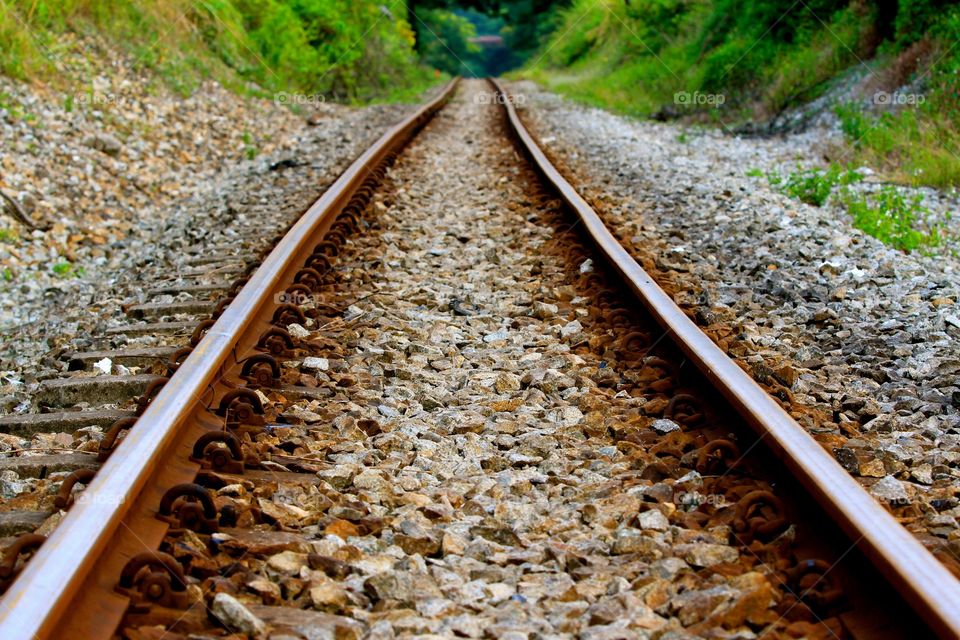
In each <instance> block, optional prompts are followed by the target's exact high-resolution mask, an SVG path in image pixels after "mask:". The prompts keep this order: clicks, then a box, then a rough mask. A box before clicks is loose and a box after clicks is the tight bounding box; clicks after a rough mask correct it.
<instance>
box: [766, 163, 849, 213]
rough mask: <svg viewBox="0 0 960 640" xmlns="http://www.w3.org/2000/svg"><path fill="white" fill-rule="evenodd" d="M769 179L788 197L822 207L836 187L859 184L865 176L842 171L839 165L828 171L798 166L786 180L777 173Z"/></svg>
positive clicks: (770, 175)
mask: <svg viewBox="0 0 960 640" xmlns="http://www.w3.org/2000/svg"><path fill="white" fill-rule="evenodd" d="M767 179H768V180H769V182H770V184H771V185H773V186H775V187H778V188H779V189H780V190H781V191H782V192H783V193H785V194H787V195H788V196H790V197H793V198H797V199H798V200H800V201H801V202H806V203H807V204H812V205H814V206H816V207H821V206H823V204H824V203H825V202H826V201H827V198H829V197H830V194H831V193H832V192H833V188H834V187H835V186H837V185H838V184H841V185H850V184H853V183H854V182H859V181H860V180H862V179H863V176H861V175H860V174H859V173H857V172H856V171H853V170H852V169H842V168H841V167H840V166H839V165H837V164H831V165H830V166H829V167H828V168H827V169H817V168H812V169H804V168H802V167H800V166H798V167H797V170H796V171H793V172H791V173H790V174H788V175H787V177H786V178H784V177H782V176H781V175H780V174H779V173H777V172H776V171H771V172H770V173H768V174H767Z"/></svg>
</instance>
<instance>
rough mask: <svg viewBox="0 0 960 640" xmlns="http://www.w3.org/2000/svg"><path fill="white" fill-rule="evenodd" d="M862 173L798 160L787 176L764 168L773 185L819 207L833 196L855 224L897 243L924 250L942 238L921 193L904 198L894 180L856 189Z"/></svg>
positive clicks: (942, 232)
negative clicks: (874, 188)
mask: <svg viewBox="0 0 960 640" xmlns="http://www.w3.org/2000/svg"><path fill="white" fill-rule="evenodd" d="M747 175H748V176H753V177H760V176H762V175H763V173H762V172H761V171H759V170H757V169H751V170H750V171H747ZM862 179H863V176H861V175H860V174H859V173H857V172H856V171H853V170H851V169H844V168H841V167H840V166H839V165H837V164H831V165H830V166H829V167H828V168H826V169H816V168H812V169H804V168H802V167H799V166H798V167H797V169H796V171H792V172H791V173H790V174H789V175H787V176H786V177H783V176H781V175H780V174H779V173H777V172H775V171H773V172H769V173H767V180H769V182H770V184H771V185H773V186H774V187H777V188H778V189H779V190H780V191H782V192H783V193H785V194H787V195H789V196H790V197H792V198H796V199H798V200H800V201H802V202H806V203H807V204H811V205H814V206H817V207H820V206H823V205H824V204H825V203H826V202H827V200H829V199H830V197H831V196H833V197H834V198H835V202H837V203H838V204H840V205H841V206H842V207H844V208H845V209H846V210H847V213H848V214H849V215H850V217H851V219H852V223H853V226H854V227H856V228H857V229H860V230H861V231H863V232H864V233H867V234H869V235H871V236H873V237H874V238H877V239H878V240H880V241H881V242H883V243H885V244H888V245H890V246H892V247H894V248H896V249H900V250H902V251H918V250H919V251H924V252H927V251H930V250H931V249H935V248H937V247H940V246H942V245H943V244H944V241H945V239H946V230H945V229H944V228H943V225H941V224H932V223H931V222H930V211H929V210H928V209H927V208H926V207H925V206H923V196H921V195H916V196H913V197H912V198H908V197H906V196H905V195H904V194H903V193H901V192H900V191H899V190H898V189H897V188H896V187H895V186H892V185H885V186H883V187H882V188H881V189H880V190H879V191H877V192H876V193H872V194H866V193H856V192H854V191H853V189H851V188H850V185H852V184H855V183H857V182H860V181H861V180H862ZM836 187H839V188H838V189H836V191H835V188H836Z"/></svg>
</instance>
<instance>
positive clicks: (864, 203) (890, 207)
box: [842, 186, 944, 251]
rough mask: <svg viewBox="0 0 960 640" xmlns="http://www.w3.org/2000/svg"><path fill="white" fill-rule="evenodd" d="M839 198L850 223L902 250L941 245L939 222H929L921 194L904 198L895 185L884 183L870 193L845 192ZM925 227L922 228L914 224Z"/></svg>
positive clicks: (942, 234)
mask: <svg viewBox="0 0 960 640" xmlns="http://www.w3.org/2000/svg"><path fill="white" fill-rule="evenodd" d="M842 201H843V203H844V204H845V205H846V207H847V212H848V213H849V214H850V216H851V217H852V218H853V226H854V227H856V228H857V229H860V230H861V231H863V232H864V233H867V234H869V235H871V236H873V237H874V238H877V239H878V240H880V241H881V242H883V243H884V244H888V245H890V246H892V247H894V248H896V249H900V250H902V251H915V250H917V249H930V248H934V247H938V246H940V245H942V244H943V241H944V231H943V229H942V227H941V226H940V225H932V226H930V225H928V219H929V216H930V211H929V210H928V209H927V208H926V207H924V206H923V196H921V195H917V196H914V197H913V198H907V197H905V196H904V195H903V194H902V193H900V191H899V190H897V189H896V187H892V186H886V187H884V188H882V189H881V190H880V191H879V192H877V193H876V194H874V195H873V196H868V195H864V194H860V195H853V194H850V193H845V194H844V195H843V196H842ZM918 224H919V225H921V226H924V227H928V230H925V231H922V230H919V229H917V228H916V227H917V226H918Z"/></svg>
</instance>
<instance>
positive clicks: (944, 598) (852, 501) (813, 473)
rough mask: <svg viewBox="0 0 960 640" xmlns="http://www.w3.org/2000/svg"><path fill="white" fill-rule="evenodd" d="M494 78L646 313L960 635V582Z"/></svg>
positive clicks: (919, 604) (522, 133)
mask: <svg viewBox="0 0 960 640" xmlns="http://www.w3.org/2000/svg"><path fill="white" fill-rule="evenodd" d="M490 83H491V85H492V86H493V88H494V90H495V91H496V92H497V93H498V94H499V98H500V99H499V100H497V101H496V102H498V103H499V104H500V105H502V106H503V108H504V110H505V112H506V116H507V120H508V123H509V127H510V129H511V130H512V133H513V134H514V136H515V138H516V140H517V141H518V143H519V144H520V147H521V148H522V150H523V151H524V152H525V153H526V154H527V156H528V157H529V158H530V160H531V162H532V163H533V164H534V166H535V168H536V169H537V171H538V172H539V173H540V174H541V176H543V177H544V179H545V180H546V181H547V182H548V183H549V184H550V185H551V186H552V187H553V188H554V189H556V191H557V192H558V193H559V194H560V197H561V198H562V199H563V200H564V202H565V203H566V204H567V205H568V206H569V207H570V208H571V209H572V210H573V211H574V213H575V214H576V215H577V216H578V217H579V218H580V222H581V225H582V227H583V228H584V230H585V231H586V233H587V235H588V236H589V237H590V239H591V241H592V242H593V243H594V245H595V246H596V247H597V249H598V250H599V251H600V253H601V254H602V255H603V256H604V258H605V259H606V260H607V262H608V263H609V264H610V266H611V267H612V268H613V269H614V270H615V271H616V272H617V273H619V274H620V276H621V277H622V278H623V279H624V280H625V282H626V283H627V284H628V285H629V287H630V289H631V290H632V291H633V292H634V293H635V294H636V296H637V297H638V298H639V300H640V301H641V303H642V304H643V305H644V307H645V308H646V309H647V311H649V312H650V314H651V315H652V316H653V317H654V318H655V319H656V320H657V322H658V323H659V324H660V325H661V327H663V329H664V331H666V332H668V333H669V334H670V335H671V337H672V338H673V341H674V342H675V343H676V344H677V345H678V346H679V347H680V349H681V350H682V351H683V352H684V353H685V354H686V355H687V357H689V358H690V359H691V360H692V361H693V362H694V363H695V364H696V366H697V368H698V369H699V370H700V371H701V372H702V373H703V374H704V375H705V376H706V378H707V379H708V380H709V381H710V382H711V383H712V384H713V385H714V387H715V388H716V389H717V390H718V391H720V393H722V394H723V395H724V396H725V397H726V398H727V400H728V401H729V402H730V403H731V404H732V405H733V407H734V409H736V410H737V411H738V412H739V413H740V415H741V416H742V417H743V418H744V419H746V420H747V422H748V423H749V424H750V426H751V427H752V428H753V429H754V430H755V431H756V432H757V433H758V434H759V436H760V439H761V440H762V441H763V442H764V443H765V444H766V445H767V446H769V447H770V448H771V449H772V450H773V451H774V452H775V453H776V454H777V455H778V456H780V458H781V459H782V460H783V461H784V462H785V463H786V464H787V466H788V467H789V468H790V470H791V472H792V473H793V474H794V476H795V477H796V478H797V479H798V480H799V481H800V483H801V484H802V485H803V486H804V487H805V488H806V489H807V490H808V491H809V492H810V493H811V495H812V496H813V497H814V499H815V500H816V501H817V502H818V503H819V504H820V505H821V506H822V508H823V509H824V510H825V511H826V512H827V513H828V514H829V515H830V516H831V517H832V518H833V519H834V520H835V521H836V522H837V523H838V524H839V525H840V526H841V528H842V529H843V530H844V531H845V532H846V534H847V535H848V536H849V538H850V540H851V541H852V544H853V545H855V546H858V547H862V550H863V552H864V553H865V555H866V556H867V557H868V558H869V559H870V560H871V562H873V563H874V565H875V566H877V568H878V569H879V570H880V571H881V572H882V573H883V574H884V576H885V577H886V578H887V579H888V580H889V581H890V583H891V584H892V585H893V586H894V588H895V589H897V591H898V592H899V593H900V594H901V595H902V596H903V597H904V598H905V599H907V601H908V602H909V603H910V604H911V606H912V607H913V608H914V610H916V611H917V612H918V613H919V614H920V615H921V617H922V618H923V619H924V620H925V621H926V622H927V623H928V624H929V625H930V627H931V628H932V629H933V630H934V631H935V632H937V633H938V634H939V635H940V636H941V637H943V638H960V581H958V580H957V579H956V578H955V577H954V576H953V575H952V574H951V573H950V572H949V571H948V570H947V569H946V568H945V567H944V566H943V565H942V564H941V563H940V561H938V560H937V559H936V558H935V557H934V556H933V554H931V553H930V552H929V551H927V549H926V548H925V547H924V546H923V545H922V544H921V543H920V542H919V541H918V540H917V539H916V538H915V537H914V536H913V535H912V534H911V533H909V532H908V531H907V530H906V529H905V528H904V527H903V526H902V525H901V524H900V523H899V522H897V521H896V519H894V517H893V516H891V515H890V513H888V512H887V511H886V510H885V509H884V508H883V507H882V506H880V504H878V503H877V502H876V500H875V499H874V498H873V497H872V496H871V495H870V494H869V493H867V492H866V491H865V490H864V489H863V488H862V487H861V486H860V485H859V484H858V483H857V482H856V480H854V479H853V478H852V477H851V476H850V474H848V473H847V472H846V471H845V470H844V469H843V468H842V467H841V466H840V465H839V463H837V461H836V460H834V459H833V457H832V456H831V455H829V454H828V453H827V452H826V451H825V450H824V449H823V447H821V446H820V445H819V444H818V443H817V442H816V440H814V439H813V437H812V436H810V434H809V433H808V432H807V431H806V430H805V429H803V427H801V426H800V425H799V424H798V423H797V422H796V421H795V420H794V419H793V418H792V417H791V416H790V415H789V414H788V413H787V412H786V411H784V409H783V408H782V407H781V406H780V405H779V404H778V403H777V402H776V401H775V400H774V399H773V398H771V397H770V395H769V394H767V392H766V391H764V390H763V389H762V388H761V387H760V385H758V384H757V383H756V381H754V379H753V378H752V377H750V376H749V375H748V374H747V373H745V372H744V370H743V369H741V368H740V367H739V366H738V365H737V364H736V363H735V362H734V361H733V360H731V359H730V358H729V357H728V356H727V354H726V353H724V352H723V351H722V350H721V349H720V348H719V347H718V346H717V345H716V344H715V343H714V342H713V341H712V340H711V339H710V338H709V336H707V335H706V334H705V333H703V332H702V331H701V330H700V329H699V327H697V325H696V324H694V322H693V321H692V320H690V318H689V317H687V315H686V314H685V313H684V312H683V311H682V310H681V309H680V307H679V306H677V305H676V303H674V301H673V299H672V298H671V297H670V296H669V295H667V293H666V292H665V291H664V290H663V289H661V288H660V286H659V285H658V284H657V283H656V282H655V281H654V279H653V278H652V277H651V276H650V274H648V273H647V272H646V271H644V269H643V268H642V267H641V266H640V265H639V264H638V263H637V261H636V260H634V258H633V257H632V256H631V255H630V253H629V252H628V251H627V250H626V249H625V248H624V247H623V246H622V245H621V244H620V243H619V241H617V239H616V238H615V237H614V235H613V234H612V233H611V232H610V230H609V229H608V228H607V226H606V225H605V223H604V222H603V220H602V219H601V218H600V216H599V215H598V214H597V212H596V211H594V209H593V207H591V206H590V205H589V204H588V203H587V201H586V200H584V199H583V197H582V196H580V194H579V193H578V192H577V190H576V189H575V188H574V187H573V185H572V184H570V182H569V181H568V180H567V179H566V178H565V177H564V176H563V174H561V173H560V171H559V170H557V168H556V167H555V166H554V165H553V163H552V162H551V161H550V159H549V158H548V157H547V155H546V154H545V153H544V152H543V150H542V149H541V148H540V147H539V145H538V144H537V142H536V140H535V139H534V137H533V136H532V135H531V134H530V132H529V131H528V130H527V128H526V126H525V125H524V123H523V121H522V120H521V118H520V116H519V114H518V113H517V110H516V108H515V107H514V105H513V102H512V101H511V100H510V97H509V94H508V93H507V91H506V89H505V88H504V86H503V85H502V84H501V83H500V82H499V81H497V80H495V79H492V78H491V79H490Z"/></svg>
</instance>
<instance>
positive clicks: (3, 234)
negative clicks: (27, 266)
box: [0, 227, 18, 244]
mask: <svg viewBox="0 0 960 640" xmlns="http://www.w3.org/2000/svg"><path fill="white" fill-rule="evenodd" d="M17 239H18V236H17V232H16V231H14V230H13V229H9V228H7V227H3V228H0V242H2V243H3V244H13V243H14V242H16V241H17Z"/></svg>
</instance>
